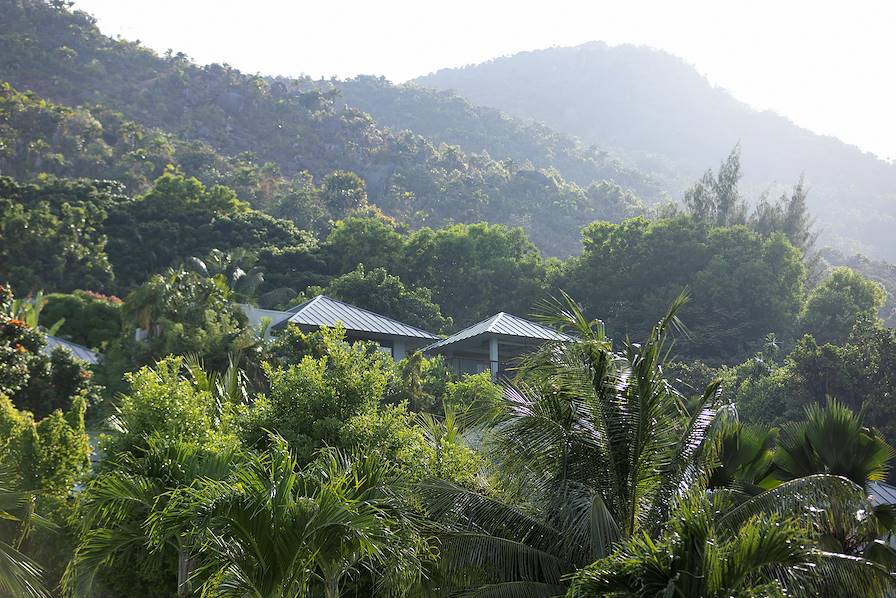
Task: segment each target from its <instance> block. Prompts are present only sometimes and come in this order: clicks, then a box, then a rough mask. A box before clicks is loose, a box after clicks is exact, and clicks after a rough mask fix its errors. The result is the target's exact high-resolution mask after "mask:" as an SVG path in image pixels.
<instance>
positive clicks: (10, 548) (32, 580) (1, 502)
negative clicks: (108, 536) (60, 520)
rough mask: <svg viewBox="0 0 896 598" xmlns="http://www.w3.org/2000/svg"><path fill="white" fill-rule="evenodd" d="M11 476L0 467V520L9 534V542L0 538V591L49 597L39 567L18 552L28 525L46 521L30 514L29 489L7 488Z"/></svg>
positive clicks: (31, 508) (6, 593) (32, 510)
mask: <svg viewBox="0 0 896 598" xmlns="http://www.w3.org/2000/svg"><path fill="white" fill-rule="evenodd" d="M14 477H15V473H14V472H12V471H9V470H6V469H0V519H2V520H3V521H4V522H6V523H5V524H4V525H6V526H10V527H11V529H10V530H9V531H11V535H12V540H11V541H9V542H4V541H0V593H3V594H4V595H8V596H23V597H29V598H45V597H46V598H49V596H51V595H52V594H50V592H49V591H47V589H46V588H45V587H44V585H43V577H44V572H43V568H42V567H41V566H40V565H39V564H37V563H36V562H34V561H33V560H32V559H30V558H29V557H28V556H26V555H25V554H23V553H22V552H20V549H21V547H22V544H23V543H24V541H25V539H26V538H27V536H28V532H29V530H30V529H31V526H32V524H34V523H35V522H37V523H47V522H44V521H43V520H42V519H40V518H39V517H38V516H37V515H36V514H35V513H34V501H35V498H34V495H33V494H32V493H31V492H23V491H15V490H10V489H9V484H8V481H9V480H11V479H13V478H14ZM47 525H49V524H48V523H47Z"/></svg>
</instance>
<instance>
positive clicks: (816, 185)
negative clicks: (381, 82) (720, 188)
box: [413, 42, 896, 260]
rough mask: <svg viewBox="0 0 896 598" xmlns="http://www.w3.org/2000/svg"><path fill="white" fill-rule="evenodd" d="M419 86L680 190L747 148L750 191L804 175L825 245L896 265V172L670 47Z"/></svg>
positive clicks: (485, 70)
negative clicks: (620, 157) (894, 231)
mask: <svg viewBox="0 0 896 598" xmlns="http://www.w3.org/2000/svg"><path fill="white" fill-rule="evenodd" d="M413 83H414V84H416V85H420V86H425V87H430V88H434V89H451V90H453V91H454V92H456V93H458V94H459V95H462V96H464V97H466V98H467V99H469V100H470V101H471V102H473V103H476V104H481V105H485V106H490V107H493V108H496V109H499V110H503V111H505V112H508V113H509V114H511V115H514V116H517V117H522V118H531V119H534V120H536V121H539V122H543V123H545V124H546V125H548V126H549V127H552V128H554V129H556V130H558V131H560V132H562V133H566V134H570V135H575V136H577V137H579V138H580V139H582V140H583V142H585V143H586V144H587V143H597V144H599V145H601V146H602V147H605V148H609V149H612V150H618V151H622V152H624V153H626V154H627V155H628V157H629V158H631V159H632V160H633V161H634V163H635V164H636V166H639V167H641V168H642V169H643V170H646V171H648V172H658V171H659V169H656V168H651V167H650V166H649V164H650V161H651V160H656V159H657V158H660V159H662V160H664V161H666V162H667V163H669V164H671V165H672V167H671V168H666V171H667V172H669V171H671V172H677V174H678V176H672V177H666V178H664V182H665V183H666V184H667V185H668V186H669V187H670V191H671V192H673V193H676V192H681V191H682V190H683V188H684V187H685V186H686V185H687V184H688V183H689V181H692V180H693V179H694V178H695V176H699V174H700V172H701V171H702V170H703V169H704V168H706V166H707V165H709V164H714V163H718V161H719V160H720V159H721V158H722V157H723V156H724V155H726V154H727V152H728V151H730V149H731V147H732V146H734V145H735V144H736V143H740V144H741V146H742V150H743V156H744V171H745V179H744V184H745V188H746V189H747V190H748V191H750V192H751V194H752V195H755V196H758V195H759V194H760V193H761V192H762V191H763V190H764V189H767V188H769V187H771V189H772V190H773V192H774V191H777V186H778V185H788V184H792V183H793V182H794V181H795V180H796V179H797V178H799V176H800V175H801V174H805V175H806V177H807V178H808V180H809V183H810V186H811V187H812V189H813V191H812V194H810V202H811V205H812V208H813V212H814V213H815V214H816V215H817V216H818V218H819V222H820V224H821V225H822V228H824V229H826V233H825V235H824V240H825V241H826V242H829V243H832V244H834V245H837V246H839V247H840V248H841V249H846V250H850V251H862V252H865V253H869V254H872V255H877V256H878V257H885V258H888V259H891V260H892V259H894V258H896V241H893V240H888V239H887V238H886V237H887V236H889V235H888V231H889V230H891V228H892V227H893V226H894V225H896V215H894V214H893V212H894V211H893V210H892V206H893V204H894V203H896V165H893V164H890V163H888V162H885V161H883V160H880V159H879V158H877V157H876V156H874V155H873V154H869V153H867V152H863V151H862V150H861V149H859V148H857V147H855V146H852V145H850V144H847V143H846V142H843V141H841V140H839V139H836V138H834V137H831V136H824V135H819V134H816V133H813V132H811V131H809V130H807V129H804V128H802V127H799V126H798V125H796V124H795V123H793V122H792V121H790V120H789V119H788V118H786V117H784V116H781V115H779V114H777V113H775V112H772V111H768V110H766V111H757V110H755V109H753V108H752V107H750V106H749V105H747V104H746V103H744V102H741V101H740V100H738V99H737V98H735V97H734V96H733V95H732V94H731V93H730V92H728V91H727V90H725V89H723V88H721V87H717V86H713V85H711V84H710V83H709V81H708V80H707V79H706V78H705V77H704V76H702V75H701V74H700V73H699V72H697V71H696V69H694V67H693V66H691V65H689V64H687V63H686V62H685V61H683V60H682V59H680V58H677V57H675V56H673V55H671V54H669V53H668V52H663V51H657V50H653V49H648V48H646V47H641V46H633V45H630V44H623V45H620V46H609V45H607V44H605V43H603V42H590V43H588V44H583V45H580V46H572V47H556V48H549V49H545V50H533V51H528V52H521V53H518V54H514V55H512V56H508V57H501V58H496V59H493V60H491V61H487V62H484V63H480V64H478V65H473V66H467V67H460V68H454V69H441V70H439V71H436V72H434V73H430V74H428V75H424V76H421V77H418V78H416V79H414V80H413ZM844 179H845V180H844ZM856 204H858V206H856ZM888 211H889V213H887V212H888ZM870 214H874V217H870ZM856 228H859V229H861V231H860V232H858V234H857V231H856V230H855V229H856ZM868 238H874V239H875V242H874V243H873V244H869V243H868V241H867V239H868Z"/></svg>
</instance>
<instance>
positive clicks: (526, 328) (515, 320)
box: [423, 311, 572, 352]
mask: <svg viewBox="0 0 896 598" xmlns="http://www.w3.org/2000/svg"><path fill="white" fill-rule="evenodd" d="M487 333H491V334H500V335H503V336H516V337H520V338H530V339H538V340H545V341H569V340H572V337H571V336H569V335H568V334H563V333H562V332H557V331H556V330H554V329H553V328H548V327H547V326H543V325H542V324H536V323H535V322H530V321H529V320H526V319H523V318H520V317H519V316H514V315H513V314H508V313H506V312H503V311H502V312H499V313H496V314H495V315H493V316H492V317H490V318H487V319H485V320H482V321H481V322H479V323H478V324H473V325H472V326H470V327H469V328H464V329H463V330H461V331H460V332H457V333H455V334H452V335H451V336H449V337H448V338H446V339H443V340H440V341H438V342H435V343H433V344H431V345H429V346H428V347H425V348H424V349H423V351H424V352H425V351H430V350H432V349H438V348H441V347H444V346H446V345H452V344H454V343H458V342H460V341H463V340H466V339H469V338H473V337H475V336H479V335H482V334H487Z"/></svg>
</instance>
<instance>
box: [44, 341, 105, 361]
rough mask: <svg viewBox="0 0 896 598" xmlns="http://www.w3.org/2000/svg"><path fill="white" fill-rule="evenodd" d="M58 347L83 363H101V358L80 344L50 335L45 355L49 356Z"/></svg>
mask: <svg viewBox="0 0 896 598" xmlns="http://www.w3.org/2000/svg"><path fill="white" fill-rule="evenodd" d="M56 347H62V348H63V349H67V350H68V351H69V352H70V353H71V354H72V355H74V356H75V357H77V358H78V359H80V360H81V361H86V362H87V363H89V364H97V363H99V356H98V355H97V354H96V353H94V352H93V351H91V350H90V349H88V348H87V347H85V346H83V345H79V344H78V343H73V342H71V341H67V340H65V339H64V338H59V337H58V336H50V335H49V334H48V335H47V345H46V346H45V347H44V348H43V351H44V353H46V354H47V355H49V354H50V353H52V352H53V349H55V348H56Z"/></svg>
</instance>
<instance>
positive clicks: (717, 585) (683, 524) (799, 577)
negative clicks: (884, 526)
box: [568, 476, 894, 598]
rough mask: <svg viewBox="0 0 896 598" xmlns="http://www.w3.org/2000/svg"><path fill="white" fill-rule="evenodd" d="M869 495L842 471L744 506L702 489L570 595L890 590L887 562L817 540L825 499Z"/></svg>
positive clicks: (576, 581) (582, 576)
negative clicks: (656, 533)
mask: <svg viewBox="0 0 896 598" xmlns="http://www.w3.org/2000/svg"><path fill="white" fill-rule="evenodd" d="M862 499H863V493H862V490H861V488H860V487H858V486H857V485H855V484H852V483H851V482H849V481H848V480H845V479H843V478H835V477H832V476H814V477H812V478H803V479H800V480H796V481H792V482H788V483H787V484H784V485H782V486H781V487H780V488H777V489H775V490H774V491H769V492H766V493H763V494H761V495H759V496H757V497H754V498H752V499H750V500H748V501H747V502H745V503H743V504H741V505H739V506H734V507H733V505H732V503H731V502H730V497H728V496H726V495H725V494H724V493H722V494H716V495H712V496H711V495H707V494H705V493H703V492H699V491H698V492H695V493H694V494H693V495H692V496H691V497H689V499H687V500H684V501H682V502H681V503H680V504H679V507H678V508H677V509H676V510H675V516H674V517H673V518H672V519H671V520H670V523H669V525H668V526H667V528H666V529H665V530H664V533H663V534H662V535H661V536H660V537H658V538H653V537H651V536H649V535H648V534H646V533H643V532H642V533H640V534H635V535H634V536H632V537H631V538H629V539H628V540H626V541H625V542H623V543H621V544H620V546H619V547H618V549H617V550H616V551H615V552H614V553H613V554H612V555H611V556H609V557H607V558H605V559H602V560H599V561H597V562H595V563H594V564H592V565H590V566H588V567H586V568H585V569H583V570H581V571H579V572H578V573H576V574H575V576H574V577H573V580H572V585H571V588H570V591H569V594H568V595H569V596H570V597H586V596H605V597H616V598H622V597H631V598H635V597H637V598H646V597H652V596H656V597H661V596H676V597H680V598H728V597H731V596H781V597H782V598H783V597H784V596H806V597H810V596H847V595H851V596H858V595H861V596H869V597H872V596H880V597H883V596H885V595H887V591H891V590H892V589H893V587H894V586H893V583H892V581H893V580H892V578H891V577H890V574H889V571H888V569H887V568H886V567H883V566H880V565H877V564H875V563H873V562H871V561H868V560H866V559H864V558H860V557H855V556H849V555H845V554H842V553H839V552H831V551H826V550H824V549H823V548H822V547H820V546H819V545H818V542H817V527H816V526H817V524H818V523H819V521H818V520H819V518H820V517H821V518H824V517H826V515H825V513H826V512H827V509H819V508H817V506H818V505H827V506H830V505H831V504H832V502H838V501H840V500H843V501H846V502H849V503H860V502H861V501H862ZM840 506H844V505H840ZM732 507H733V508H732ZM813 507H815V508H813ZM840 512H843V513H845V512H848V510H842V511H840ZM850 514H851V515H852V516H853V517H855V516H856V512H851V513H850Z"/></svg>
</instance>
